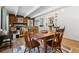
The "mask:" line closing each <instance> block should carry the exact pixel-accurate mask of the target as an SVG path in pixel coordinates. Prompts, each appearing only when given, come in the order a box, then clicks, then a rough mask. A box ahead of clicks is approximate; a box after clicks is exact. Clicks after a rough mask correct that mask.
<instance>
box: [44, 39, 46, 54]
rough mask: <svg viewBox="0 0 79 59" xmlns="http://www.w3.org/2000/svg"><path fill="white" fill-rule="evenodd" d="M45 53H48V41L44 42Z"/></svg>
mask: <svg viewBox="0 0 79 59" xmlns="http://www.w3.org/2000/svg"><path fill="white" fill-rule="evenodd" d="M44 52H45V53H47V41H46V40H44Z"/></svg>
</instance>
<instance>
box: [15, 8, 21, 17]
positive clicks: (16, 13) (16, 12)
mask: <svg viewBox="0 0 79 59" xmlns="http://www.w3.org/2000/svg"><path fill="white" fill-rule="evenodd" d="M19 9H20V6H18V7H17V10H16V11H15V16H16V15H18V12H19Z"/></svg>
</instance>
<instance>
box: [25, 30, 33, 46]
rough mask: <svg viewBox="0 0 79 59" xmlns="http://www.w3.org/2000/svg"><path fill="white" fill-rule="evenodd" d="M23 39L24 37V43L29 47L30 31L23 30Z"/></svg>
mask: <svg viewBox="0 0 79 59" xmlns="http://www.w3.org/2000/svg"><path fill="white" fill-rule="evenodd" d="M24 39H25V44H26V46H27V47H28V46H29V47H31V46H32V42H31V36H30V33H29V32H28V31H26V32H25V34H24Z"/></svg>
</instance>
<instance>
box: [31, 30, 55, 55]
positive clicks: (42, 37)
mask: <svg viewBox="0 0 79 59" xmlns="http://www.w3.org/2000/svg"><path fill="white" fill-rule="evenodd" d="M54 35H55V32H54V31H47V32H36V33H34V32H32V38H33V39H35V40H38V39H39V40H43V41H44V52H45V53H47V40H49V39H51V38H54Z"/></svg>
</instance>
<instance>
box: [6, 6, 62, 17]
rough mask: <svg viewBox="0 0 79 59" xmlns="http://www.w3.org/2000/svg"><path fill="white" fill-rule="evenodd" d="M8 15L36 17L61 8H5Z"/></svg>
mask: <svg viewBox="0 0 79 59" xmlns="http://www.w3.org/2000/svg"><path fill="white" fill-rule="evenodd" d="M5 8H6V9H7V11H8V13H9V14H15V15H21V16H24V17H25V16H29V17H36V16H39V15H42V14H44V13H47V12H49V11H54V10H56V9H59V8H61V6H5Z"/></svg>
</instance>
